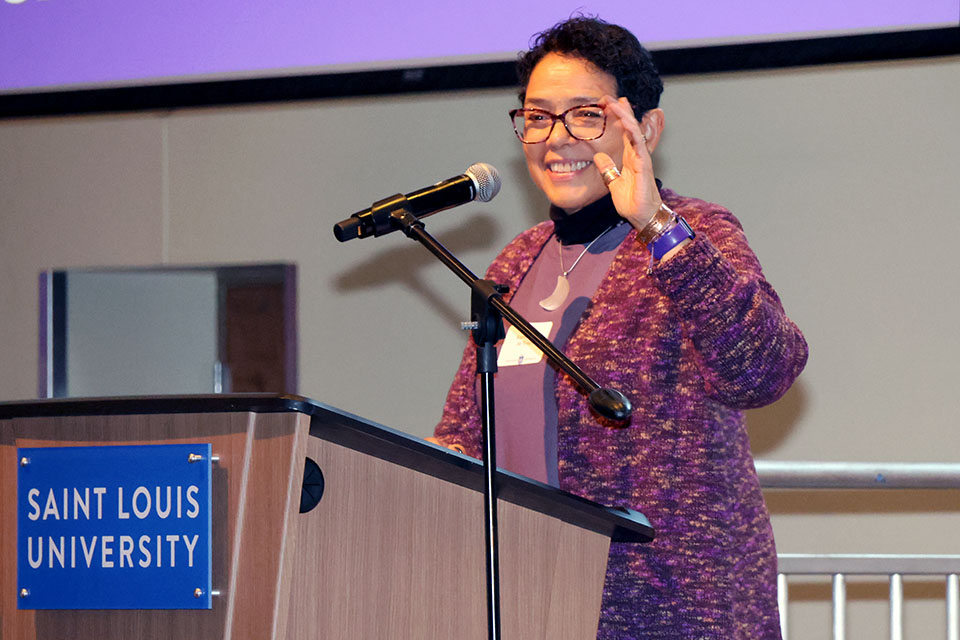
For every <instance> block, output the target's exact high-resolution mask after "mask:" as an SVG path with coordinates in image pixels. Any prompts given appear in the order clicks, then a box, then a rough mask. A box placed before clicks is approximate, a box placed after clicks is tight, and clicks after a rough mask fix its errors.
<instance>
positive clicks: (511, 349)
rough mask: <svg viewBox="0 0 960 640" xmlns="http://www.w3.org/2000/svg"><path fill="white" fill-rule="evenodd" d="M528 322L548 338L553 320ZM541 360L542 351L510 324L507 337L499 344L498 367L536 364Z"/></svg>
mask: <svg viewBox="0 0 960 640" xmlns="http://www.w3.org/2000/svg"><path fill="white" fill-rule="evenodd" d="M530 324H531V325H533V328H534V329H536V330H537V331H539V332H540V333H541V334H542V335H543V336H544V337H545V338H548V339H549V338H550V330H551V329H553V322H531V323H530ZM541 360H543V352H542V351H540V349H538V348H537V347H536V346H534V344H533V343H532V342H530V341H529V340H527V339H526V337H524V335H523V334H522V333H520V332H519V331H517V328H516V327H514V326H511V327H510V328H509V329H507V337H506V338H504V339H503V344H502V345H500V355H499V356H498V357H497V366H498V367H515V366H517V365H521V364H537V363H538V362H540V361H541Z"/></svg>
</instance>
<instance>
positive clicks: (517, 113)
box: [510, 104, 607, 144]
mask: <svg viewBox="0 0 960 640" xmlns="http://www.w3.org/2000/svg"><path fill="white" fill-rule="evenodd" d="M510 117H511V118H512V119H513V130H514V131H515V132H516V134H517V137H518V138H520V142H522V143H524V144H536V143H538V142H543V141H544V140H546V139H547V138H549V137H550V134H551V133H552V132H553V127H554V126H556V124H557V122H562V123H563V126H564V128H565V129H566V130H567V133H569V134H570V137H572V138H574V139H576V140H596V139H597V138H599V137H600V136H602V135H603V132H604V131H605V130H606V128H607V114H606V113H605V112H604V110H603V107H601V106H600V105H598V104H581V105H578V106H576V107H570V108H569V109H567V110H566V111H564V112H563V113H550V112H549V111H545V110H543V109H514V110H513V111H511V112H510Z"/></svg>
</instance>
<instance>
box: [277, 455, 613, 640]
mask: <svg viewBox="0 0 960 640" xmlns="http://www.w3.org/2000/svg"><path fill="white" fill-rule="evenodd" d="M307 455H309V456H310V457H311V458H313V459H314V460H316V462H317V463H318V464H319V465H320V468H321V469H322V470H323V474H324V478H325V483H326V490H325V493H324V497H323V499H322V500H321V502H320V504H319V505H318V506H317V508H316V509H315V510H314V511H312V512H310V513H308V514H304V515H299V516H297V525H296V531H297V533H296V539H297V545H296V550H295V553H296V555H297V560H296V562H294V568H293V573H292V575H291V582H292V584H291V601H290V610H289V613H288V615H287V626H286V628H285V629H284V633H283V634H282V635H281V636H280V637H287V638H324V639H325V640H326V639H330V640H333V639H337V638H343V639H347V638H378V639H396V640H401V639H404V640H406V639H410V640H415V639H416V640H419V639H423V638H457V639H458V640H461V639H462V640H482V639H483V638H486V637H487V627H486V596H485V593H486V591H485V574H484V539H483V497H482V495H481V494H480V493H477V492H475V491H472V490H469V489H465V488H463V487H460V486H457V485H452V484H450V483H447V482H444V481H442V480H439V479H437V478H434V477H431V476H427V475H425V474H421V473H418V472H416V471H415V470H412V469H408V468H405V467H400V466H397V465H393V464H390V463H387V462H384V461H382V460H379V459H377V458H373V457H370V456H365V455H363V454H360V453H357V452H355V451H352V450H350V449H346V448H344V447H341V446H339V445H334V444H332V443H329V442H325V441H322V440H319V439H316V438H311V439H310V440H309V441H308V442H307ZM499 514H500V535H501V545H500V557H501V594H502V602H501V605H502V606H501V611H502V631H503V634H502V636H503V638H505V639H506V640H530V639H535V638H550V639H551V640H553V639H560V640H566V639H568V638H569V639H571V640H573V639H576V640H593V638H595V637H596V629H597V618H598V615H599V610H600V596H601V592H602V586H603V575H604V571H605V567H606V554H607V551H608V547H609V541H608V540H607V539H606V538H605V537H604V536H602V535H599V534H593V533H586V532H582V531H581V530H579V529H578V528H577V527H573V526H571V525H567V524H564V523H562V522H560V521H558V520H556V519H554V518H550V517H548V516H544V515H542V514H538V513H535V512H532V511H528V510H526V509H523V508H521V507H517V506H514V505H510V504H506V503H501V504H500V507H499Z"/></svg>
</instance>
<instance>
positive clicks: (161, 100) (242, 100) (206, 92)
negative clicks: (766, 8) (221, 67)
mask: <svg viewBox="0 0 960 640" xmlns="http://www.w3.org/2000/svg"><path fill="white" fill-rule="evenodd" d="M652 53H653V57H654V60H655V62H656V64H657V66H658V68H659V69H660V72H661V74H662V75H664V76H680V75H690V74H703V73H722V72H733V71H753V70H766V69H779V68H789V67H798V66H811V65H826V64H841V63H851V62H869V61H878V60H898V59H908V58H927V57H937V56H951V55H956V54H960V23H958V26H953V27H940V28H933V29H918V30H909V31H893V32H885V33H871V34H861V35H847V36H833V37H820V38H808V39H800V40H781V41H772V42H757V43H747V44H728V45H709V46H699V47H690V48H677V49H658V50H654V51H653V52H652ZM516 83H517V77H516V71H515V64H514V62H512V61H507V62H486V63H473V64H451V65H437V66H426V67H414V68H398V69H384V70H374V71H359V72H350V73H316V74H308V75H294V76H271V77H264V78H251V79H242V80H215V81H204V82H182V83H173V84H155V85H137V86H130V87H115V88H96V89H77V90H65V91H43V92H26V93H10V94H4V95H0V118H16V117H37V116H40V117H42V116H60V115H75V114H89V113H108V112H136V111H151V110H169V109H178V108H195V107H214V106H225V105H240V104H257V103H269V102H289V101H298V100H317V99H323V98H344V97H360V96H376V95H389V94H405V93H423V92H435V91H457V90H467V89H489V88H503V87H511V86H515V85H516Z"/></svg>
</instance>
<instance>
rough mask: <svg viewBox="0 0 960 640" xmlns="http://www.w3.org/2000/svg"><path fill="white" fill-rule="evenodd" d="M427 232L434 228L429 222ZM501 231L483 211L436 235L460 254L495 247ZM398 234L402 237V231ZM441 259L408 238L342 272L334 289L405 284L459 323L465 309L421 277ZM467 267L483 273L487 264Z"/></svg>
mask: <svg viewBox="0 0 960 640" xmlns="http://www.w3.org/2000/svg"><path fill="white" fill-rule="evenodd" d="M427 231H430V228H429V225H428V226H427ZM499 232H500V225H499V224H498V222H497V220H496V218H495V217H494V216H491V215H490V214H485V213H479V214H476V215H473V216H471V217H470V218H469V219H467V220H466V222H465V223H464V224H461V225H459V226H457V227H456V228H455V229H453V230H451V231H445V232H443V233H441V234H438V235H436V236H435V237H436V239H437V241H439V242H440V244H442V245H443V246H445V247H446V248H447V249H449V250H450V251H451V252H452V253H453V254H454V255H456V256H459V255H460V254H462V253H465V252H467V251H476V250H478V249H491V248H493V247H492V245H493V244H494V238H496V236H497V234H498V233H499ZM395 233H397V234H399V236H398V237H400V238H401V239H402V237H403V236H402V232H399V231H398V232H395ZM437 262H438V261H437V259H436V258H435V257H433V255H432V254H430V252H428V251H427V250H426V249H425V248H424V247H423V246H421V245H420V243H418V242H414V241H412V240H407V241H406V243H403V244H399V245H394V246H392V247H387V248H385V249H384V250H383V251H378V252H377V253H376V254H375V255H374V256H373V257H372V258H371V259H369V260H367V261H365V262H363V263H361V264H359V265H357V266H355V267H353V268H351V269H348V270H346V271H344V272H342V273H341V274H340V275H338V276H337V277H336V279H335V280H334V289H335V290H336V292H337V293H340V294H348V293H352V292H358V291H363V290H365V289H376V288H380V287H383V286H384V285H389V284H402V285H403V286H405V287H406V288H407V289H409V290H410V291H412V292H415V293H416V294H417V295H418V296H420V297H421V298H423V299H424V300H425V301H426V303H427V305H428V306H429V307H431V308H433V309H434V310H435V311H436V313H437V314H438V315H440V316H441V317H442V318H444V319H445V321H446V322H448V323H451V324H459V322H460V321H461V320H462V319H463V318H462V316H463V309H460V308H456V309H454V308H452V307H451V306H450V305H449V304H448V303H447V302H446V301H445V300H443V299H442V298H441V297H439V296H437V295H435V294H434V293H433V291H432V289H431V288H430V287H429V286H427V285H426V283H425V282H424V281H423V280H422V279H421V278H420V271H421V269H423V268H424V267H427V266H430V265H434V264H437ZM385 265H389V268H388V269H385V268H384V266H385ZM467 266H468V267H470V268H471V270H472V271H474V273H476V274H477V275H478V276H482V275H483V270H484V269H486V265H482V266H481V267H475V266H473V265H467ZM451 277H453V276H452V275H451Z"/></svg>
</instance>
